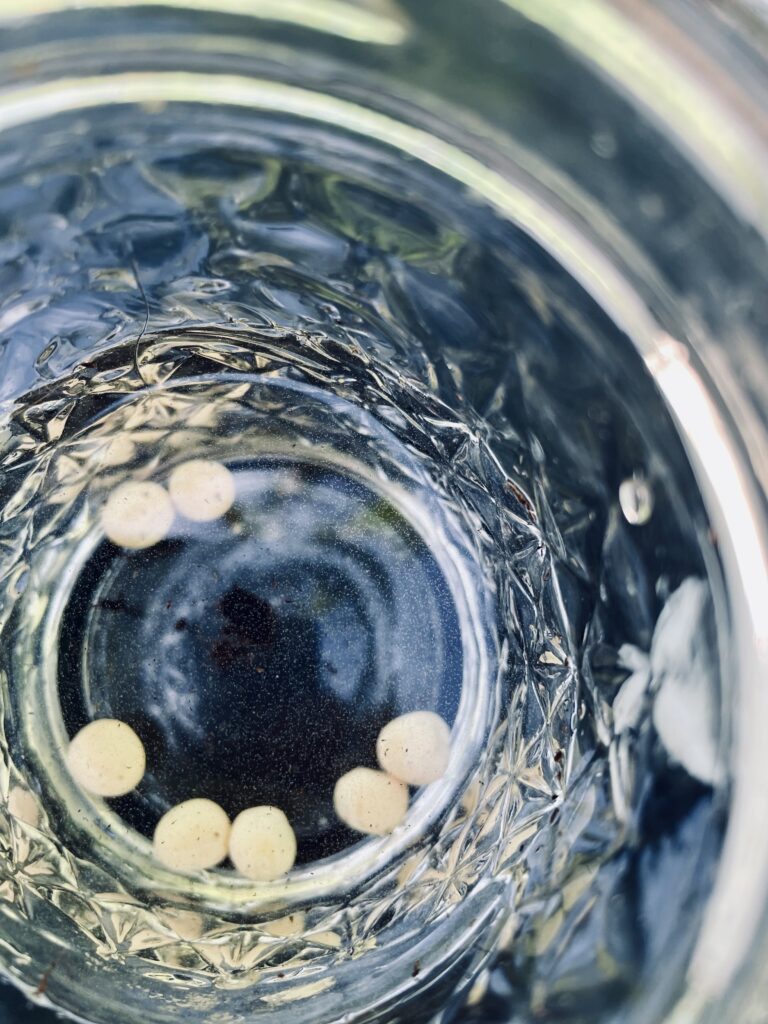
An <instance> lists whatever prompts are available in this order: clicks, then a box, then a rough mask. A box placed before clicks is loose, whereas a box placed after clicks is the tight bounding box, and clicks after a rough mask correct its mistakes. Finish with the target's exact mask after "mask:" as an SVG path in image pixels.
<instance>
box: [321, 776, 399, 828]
mask: <svg viewBox="0 0 768 1024" xmlns="http://www.w3.org/2000/svg"><path fill="white" fill-rule="evenodd" d="M333 807H334V810H335V811H336V814H337V815H338V817H339V818H340V819H341V820H342V821H343V822H344V824H345V825H348V826H349V827H350V828H351V829H354V830H355V831H356V832H364V833H365V834H366V835H372V836H384V835H387V833H389V832H392V831H393V830H394V829H395V828H397V826H398V825H399V824H400V823H401V822H402V821H403V819H404V818H405V816H406V814H407V813H408V787H407V786H406V785H405V783H403V782H400V780H399V779H396V778H394V777H393V776H392V775H387V773H386V772H379V771H376V770H375V769H374V768H353V769H352V771H351V772H347V774H346V775H342V776H341V778H340V779H339V780H338V782H337V783H336V785H335V787H334V790H333Z"/></svg>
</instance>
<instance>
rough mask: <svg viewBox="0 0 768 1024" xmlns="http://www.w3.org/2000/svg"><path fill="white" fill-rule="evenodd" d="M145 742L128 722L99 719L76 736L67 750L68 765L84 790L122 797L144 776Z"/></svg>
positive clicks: (145, 762) (145, 761)
mask: <svg viewBox="0 0 768 1024" xmlns="http://www.w3.org/2000/svg"><path fill="white" fill-rule="evenodd" d="M146 764H147V759H146V755H145V753H144V744H143V743H142V742H141V740H140V739H139V737H138V736H137V735H136V733H135V732H134V731H133V729H132V728H131V727H130V725H126V723H125V722H120V721H118V720H117V719H116V718H99V719H97V720H96V721H95V722H89V723H88V725H86V726H85V727H84V728H83V729H81V730H80V732H79V733H78V734H77V735H76V736H75V738H74V739H73V740H72V742H71V743H70V745H69V750H68V751H67V767H68V768H69V770H70V772H71V774H72V777H73V778H74V780H75V781H76V782H78V783H79V784H80V785H81V786H82V787H83V789H86V790H88V792H89V793H94V794H95V795H96V796H106V797H114V796H123V795H124V794H125V793H130V791H131V790H132V789H135V788H136V787H137V786H138V784H139V783H140V782H141V780H142V778H143V777H144V770H145V768H146Z"/></svg>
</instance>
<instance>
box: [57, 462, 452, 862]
mask: <svg viewBox="0 0 768 1024" xmlns="http://www.w3.org/2000/svg"><path fill="white" fill-rule="evenodd" d="M234 500H235V479H234V477H233V475H232V473H231V472H230V471H229V470H228V469H227V467H226V466H224V465H222V464H221V463H218V462H214V461H212V460H207V459H194V460H191V461H188V462H185V463H183V464H182V465H180V466H177V467H176V468H175V469H174V470H173V471H172V472H171V474H170V477H169V480H168V487H167V489H166V488H165V487H163V486H161V485H160V484H158V483H152V482H147V481H128V482H126V483H123V484H121V485H120V486H118V487H117V488H115V490H114V491H113V492H112V493H111V494H110V496H109V498H108V499H107V501H106V503H105V505H104V507H103V509H102V515H101V524H102V528H103V530H104V533H105V535H106V536H107V537H108V538H109V539H110V540H111V541H112V542H113V543H114V544H117V545H119V546H121V547H124V548H128V549H142V548H148V547H151V546H153V545H154V544H157V543H158V542H159V541H161V540H163V539H164V538H165V537H166V536H167V535H168V533H169V531H170V528H171V525H172V523H173V521H174V519H175V517H176V515H181V516H184V517H185V518H187V519H190V520H193V521H195V522H209V521H213V520H215V519H218V518H220V517H221V516H223V515H224V514H225V513H226V512H228V511H229V509H230V508H231V507H232V504H233V503H234ZM449 755H450V729H449V727H448V725H447V723H446V722H445V721H444V720H443V719H442V718H441V717H440V716H439V715H437V714H435V713H434V712H431V711H413V712H410V713H408V714H405V715H401V716H399V717H398V718H395V719H393V720H392V721H391V722H389V723H388V724H387V725H386V726H384V728H383V729H382V730H381V732H380V734H379V737H378V740H377V743H376V756H377V760H378V763H379V766H380V769H379V770H377V769H371V768H365V767H358V768H354V769H352V771H349V772H347V773H346V774H345V775H343V776H342V777H341V778H339V779H338V781H337V782H336V785H335V788H334V794H333V802H334V809H335V812H336V814H337V816H338V817H339V819H340V820H341V821H342V822H344V823H345V824H346V825H347V826H348V827H349V828H351V829H353V830H354V831H357V832H361V833H364V834H367V835H386V834H387V833H389V832H392V831H393V830H394V829H395V828H397V826H398V825H400V824H401V823H402V822H403V820H404V818H405V816H406V814H407V812H408V806H409V790H408V787H409V786H423V785H427V784H429V783H431V782H434V781H436V780H437V779H439V778H440V777H441V776H442V775H443V774H444V772H445V770H446V768H447V766H448V760H449ZM67 764H68V767H69V771H70V773H71V774H72V776H73V778H74V779H75V781H76V782H77V783H78V784H79V785H81V786H82V787H83V789H85V790H87V791H88V792H90V793H93V794H94V795H97V796H101V797H106V798H110V797H112V798H113V797H118V796H123V795H125V794H126V793H129V792H131V790H133V789H135V788H136V787H137V786H138V785H139V783H140V782H141V780H142V778H143V776H144V772H145V770H146V754H145V750H144V745H143V743H142V741H141V739H140V738H139V737H138V736H137V734H136V733H135V732H134V730H133V729H132V728H131V727H130V726H129V725H128V724H126V723H125V722H121V721H118V720H117V719H113V718H104V719H98V720H96V721H93V722H90V723H89V724H88V725H86V726H85V727H84V728H83V729H81V730H80V731H79V732H78V733H77V735H76V736H75V737H74V738H73V739H72V741H71V743H70V745H69V750H68V753H67ZM296 849H297V847H296V836H295V833H294V831H293V828H292V827H291V824H290V822H289V821H288V818H287V817H286V815H285V814H284V813H283V811H282V810H280V808H279V807H274V806H266V805H265V806H260V807H250V808H248V809H247V810H244V811H243V812H242V813H240V814H239V815H238V816H237V817H236V818H235V819H234V821H232V822H230V819H229V817H228V815H227V813H226V811H225V810H224V809H223V808H222V807H220V806H219V805H218V804H216V803H214V802H213V801H212V800H207V799H204V798H199V797H197V798H194V799H190V800H186V801H184V802H182V803H180V804H177V805H176V806H175V807H172V808H171V809H170V810H169V811H168V812H167V813H166V814H164V815H163V817H162V818H161V819H160V821H159V822H158V824H157V827H156V829H155V833H154V839H153V850H154V855H155V857H156V858H157V860H158V861H159V862H160V863H162V864H163V865H165V866H166V867H168V868H171V869H173V870H176V871H186V872H194V871H203V870H207V869H209V868H213V867H216V866H217V865H219V864H221V863H222V862H223V861H224V860H225V859H226V858H227V857H229V859H230V861H231V863H232V864H233V865H234V868H235V870H236V871H238V872H239V873H240V874H241V875H243V876H244V877H246V878H249V879H252V880H254V881H260V882H267V881H273V880H275V879H277V878H280V877H282V876H284V875H286V874H287V873H288V872H289V871H290V870H291V868H292V867H293V865H294V863H295V860H296Z"/></svg>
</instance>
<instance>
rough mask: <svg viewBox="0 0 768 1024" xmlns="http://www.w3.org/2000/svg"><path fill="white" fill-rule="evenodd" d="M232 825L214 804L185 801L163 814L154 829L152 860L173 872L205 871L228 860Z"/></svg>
mask: <svg viewBox="0 0 768 1024" xmlns="http://www.w3.org/2000/svg"><path fill="white" fill-rule="evenodd" d="M230 830H231V825H230V823H229V818H228V817H227V815H226V812H225V811H224V810H222V808H221V807H219V805H218V804H215V803H214V802H213V800H205V799H202V798H199V797H197V798H195V799H193V800H185V801H184V803H181V804H177V805H176V806H175V807H172V808H171V809H170V811H168V812H166V813H165V814H164V815H163V816H162V818H161V819H160V821H159V822H158V823H157V828H156V829H155V836H154V840H153V849H154V853H155V857H157V859H158V860H159V861H160V863H161V864H164V865H165V866H166V867H167V868H171V869H172V870H174V871H205V870H206V869H208V868H215V867H216V865H217V864H220V863H221V862H222V861H223V860H224V858H225V857H226V856H227V849H228V847H229V834H230Z"/></svg>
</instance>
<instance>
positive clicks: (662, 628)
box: [651, 578, 723, 784]
mask: <svg viewBox="0 0 768 1024" xmlns="http://www.w3.org/2000/svg"><path fill="white" fill-rule="evenodd" d="M708 601H709V591H708V587H707V585H706V583H704V581H703V580H699V579H694V578H689V579H687V580H685V581H684V582H683V583H681V585H680V586H679V587H678V589H677V590H676V591H675V592H674V594H672V595H671V596H670V598H669V599H668V601H667V603H666V604H665V605H664V608H663V609H662V612H661V615H660V616H659V620H658V622H657V623H656V628H655V630H654V632H653V640H652V641H651V671H652V674H653V680H654V684H655V685H656V686H657V687H658V689H657V692H656V698H655V700H654V703H653V724H654V726H655V728H656V731H657V733H658V734H659V737H660V739H661V742H662V743H663V744H664V746H665V747H666V749H667V753H668V754H669V756H670V757H671V758H672V760H673V761H677V762H678V763H679V764H681V765H682V766H683V768H685V770H686V771H687V772H689V774H691V775H692V776H693V777H694V778H697V779H699V780H700V781H701V782H704V783H707V784H714V783H716V782H718V781H719V779H720V778H721V777H722V774H723V764H722V759H721V754H720V742H719V709H718V704H717V696H718V688H717V676H716V660H715V653H714V652H713V650H712V646H711V644H708V643H707V630H706V615H707V606H708Z"/></svg>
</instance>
